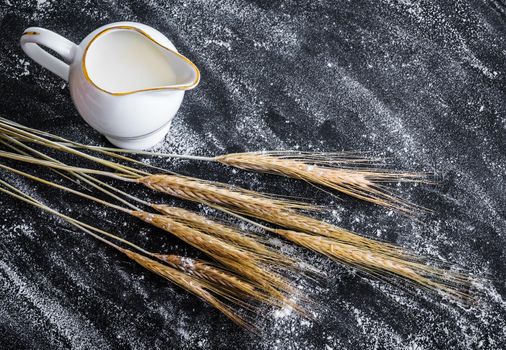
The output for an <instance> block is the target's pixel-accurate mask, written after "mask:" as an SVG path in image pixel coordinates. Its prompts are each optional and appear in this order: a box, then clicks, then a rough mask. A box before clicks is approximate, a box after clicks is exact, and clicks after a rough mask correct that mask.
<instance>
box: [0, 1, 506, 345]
mask: <svg viewBox="0 0 506 350" xmlns="http://www.w3.org/2000/svg"><path fill="white" fill-rule="evenodd" d="M505 19H506V4H505V3H504V1H503V0H501V1H495V0H476V1H412V0H399V1H396V0H382V1H369V2H367V1H334V0H332V1H307V2H306V3H305V4H303V3H302V2H296V1H289V2H282V1H266V2H249V1H228V0H225V1H219V0H216V1H170V2H169V1H163V0H160V1H159V0H154V1H106V2H99V1H49V0H45V1H44V0H41V1H38V2H37V1H15V0H2V1H1V2H0V34H1V36H0V39H1V40H0V94H1V103H0V113H1V114H2V115H3V116H6V117H8V118H11V119H13V120H16V121H19V122H22V123H24V124H27V125H30V126H34V127H37V128H40V129H43V130H47V131H50V132H54V133H57V134H60V135H63V136H66V137H69V138H72V139H75V140H77V141H82V142H88V143H93V144H106V142H105V140H104V139H103V138H102V137H101V136H100V135H98V134H97V133H96V132H94V131H93V130H91V129H90V128H89V127H88V126H87V125H85V123H84V122H83V121H82V120H81V119H80V117H79V116H78V114H77V112H76V110H75V109H74V107H73V105H72V102H71V100H70V97H69V92H68V89H67V87H66V84H65V83H64V82H63V81H62V80H60V79H58V78H57V77H55V76H53V75H52V74H51V73H50V72H48V71H46V70H44V69H42V68H41V67H39V66H38V65H37V64H35V63H33V62H32V61H30V59H28V58H27V57H26V56H25V55H24V54H23V52H22V51H21V49H20V47H19V44H18V40H19V37H20V35H21V33H22V32H23V29H25V28H26V27H28V26H41V27H45V28H48V29H50V30H54V31H56V32H57V33H60V34H62V35H63V36H65V37H67V38H69V39H70V40H72V41H74V42H76V43H78V42H79V41H80V40H81V39H82V38H84V37H85V36H86V35H87V34H88V33H89V32H91V31H92V30H94V29H95V28H97V27H99V26H101V25H103V24H107V23H110V22H115V21H123V20H129V21H138V22H142V23H145V24H148V25H151V26H153V27H155V28H157V29H158V30H160V31H161V32H162V33H164V34H166V35H167V36H168V37H169V38H170V39H171V40H172V41H173V42H174V44H175V45H176V47H177V48H178V49H179V50H180V51H181V52H182V53H183V54H185V55H186V56H188V57H189V58H190V59H191V60H192V61H193V62H195V63H196V65H197V66H198V67H199V68H200V69H201V72H202V81H201V84H200V86H199V87H198V88H197V89H195V90H193V91H191V92H189V93H187V95H186V97H185V101H184V103H183V106H182V108H181V110H180V112H179V113H178V114H177V116H176V118H175V120H174V123H173V126H172V130H171V134H170V136H169V137H168V138H167V140H166V141H165V142H164V144H163V145H160V146H159V147H158V148H159V149H161V150H163V151H173V152H188V153H192V154H202V155H216V154H221V153H225V152H231V151H241V150H245V151H253V150H260V149H301V150H315V151H335V150H363V151H371V152H373V153H374V154H377V155H384V156H388V157H391V163H392V164H393V165H394V166H395V167H398V168H402V169H409V170H419V171H431V172H436V173H437V174H438V179H439V183H438V184H437V185H435V186H425V185H424V186H401V187H400V188H399V190H400V191H401V193H402V195H403V196H404V197H405V198H409V199H411V200H413V201H415V202H416V203H418V204H421V205H424V206H427V207H430V208H432V209H434V213H433V214H432V215H425V216H422V217H421V218H420V221H419V222H416V221H413V220H410V219H408V218H406V217H402V216H400V215H398V214H396V213H391V212H389V211H388V210H384V209H381V208H375V207H373V206H371V205H368V204H364V203H359V202H358V201H356V200H353V199H350V198H343V200H342V201H335V200H334V199H332V198H329V197H328V196H326V195H323V194H317V193H315V190H314V189H313V188H312V187H311V186H305V185H303V184H300V183H296V182H294V181H289V180H283V179H280V178H276V177H272V176H261V175H256V174H249V173H244V172H240V171H236V172H233V171H231V170H230V169H224V168H222V167H219V166H212V165H209V164H198V163H193V162H178V163H171V162H168V161H163V160H153V161H154V162H156V163H157V164H159V165H163V166H167V167H171V168H174V169H177V170H178V171H180V172H183V173H188V174H194V175H197V176H201V177H204V178H207V179H218V180H224V181H229V182H231V183H235V184H238V185H242V186H245V187H250V188H253V189H257V190H266V191H271V192H275V193H281V194H297V195H300V196H303V197H314V198H316V201H317V202H319V203H322V204H325V205H328V206H329V207H330V208H331V211H330V212H329V213H327V214H325V215H324V216H323V217H324V218H326V219H328V220H331V221H333V222H335V223H338V224H340V225H342V226H344V227H346V228H349V229H353V230H355V231H357V232H361V233H363V234H366V235H370V236H378V237H381V238H383V239H386V240H389V241H392V242H397V243H398V244H401V245H403V246H406V247H409V248H411V249H415V250H417V251H419V252H420V253H422V254H425V255H428V256H430V257H433V258H434V259H436V260H438V261H441V262H448V263H456V264H458V265H461V266H465V267H467V268H468V269H470V270H471V271H472V272H473V273H475V274H477V275H480V276H481V275H487V276H488V277H489V281H488V282H482V283H479V284H478V285H477V288H478V289H479V290H480V291H481V294H482V297H481V301H480V303H479V304H478V305H475V306H473V307H470V308H463V307H461V306H458V305H455V304H452V303H450V302H448V301H447V300H444V299H441V298H437V297H433V296H430V295H427V294H425V293H415V294H414V295H413V293H407V292H405V291H401V290H399V289H396V288H393V287H391V286H386V285H384V284H382V283H377V282H374V281H369V280H367V279H364V278H361V277H360V276H357V275H355V274H354V273H353V272H352V271H349V270H346V269H343V268H342V267H340V266H338V265H337V264H335V263H332V262H330V261H328V260H326V259H324V258H321V257H318V256H316V255H313V254H306V253H303V252H301V251H296V252H294V253H295V254H304V255H303V256H304V257H305V258H306V259H308V260H309V261H311V262H312V263H313V264H315V265H316V266H318V267H320V268H322V269H323V270H324V271H326V272H327V273H328V275H329V278H328V281H327V282H326V283H322V284H321V285H315V284H312V283H308V282H306V283H304V288H305V289H306V291H307V292H308V293H309V294H310V295H312V296H313V297H314V298H315V299H316V300H317V301H318V305H319V307H318V309H317V310H316V311H315V313H316V314H317V320H316V321H306V320H303V319H300V318H298V317H297V316H295V315H293V314H292V313H290V312H278V313H275V314H273V315H269V316H268V318H267V321H266V323H265V325H264V327H265V331H264V335H263V336H262V337H259V336H252V335H249V334H247V333H246V332H244V331H243V330H241V329H239V328H238V327H236V326H234V325H233V324H231V322H229V321H228V320H227V319H226V318H225V317H224V316H222V315H220V314H219V313H218V312H217V311H215V310H214V309H212V308H211V307H209V306H207V305H205V304H204V303H202V302H200V301H199V300H197V299H196V298H195V297H193V296H191V295H189V294H188V293H186V292H184V291H181V290H180V289H178V288H175V287H173V286H170V285H168V283H166V282H165V281H163V280H161V279H160V278H158V277H156V276H154V275H153V274H151V273H148V272H146V271H144V270H143V269H142V268H140V267H138V266H136V265H135V264H134V263H132V262H130V261H128V260H126V259H125V257H123V256H120V255H119V254H117V253H116V252H114V251H112V250H111V249H109V248H107V247H105V246H104V245H103V244H101V243H99V242H96V241H93V240H91V239H90V238H88V237H86V236H84V235H83V234H81V233H75V232H74V231H73V230H70V229H69V228H68V227H67V226H66V225H64V224H62V223H61V222H59V221H58V220H55V219H54V218H52V217H50V216H47V215H44V214H41V213H40V211H38V210H36V209H32V208H28V207H26V205H21V204H20V203H19V202H17V201H14V200H12V199H10V198H7V197H6V196H4V195H1V196H0V205H1V215H0V232H1V238H0V344H1V345H0V348H12V349H20V348H33V349H58V348H75V349H91V348H100V349H108V348H132V349H148V348H184V349H195V348H204V349H211V348H260V349H271V348H279V349H326V350H329V349H362V348H368V349H370V348H380V349H383V348H386V349H435V348H440V349H470V348H484V349H500V348H504V347H505V341H506V334H505V332H506V331H505V329H506V322H505V309H506V301H505V296H506V285H505V278H506V268H505V258H506V256H505V244H506V238H505V228H506V195H505V190H506V181H505V179H506V177H505V171H506V159H505V157H506V154H505V151H506V137H505V136H506V100H505V96H506V95H505V94H506V84H505V82H506V78H505V73H506V70H505V68H504V67H505V58H506V39H505V34H506V26H505ZM31 170H35V169H34V168H31ZM36 170H37V172H38V173H40V174H41V175H44V176H46V177H53V178H54V176H53V175H52V174H51V173H49V174H48V173H47V172H45V171H43V170H40V169H36ZM0 176H1V177H2V178H4V179H8V180H9V181H11V182H12V183H14V184H16V185H18V186H20V187H21V188H23V189H25V190H26V191H29V192H30V193H32V194H34V195H36V196H37V197H38V198H40V199H41V200H44V201H46V202H47V203H50V204H51V205H53V206H55V207H56V208H58V209H60V210H64V211H66V212H68V213H70V214H72V215H74V216H76V217H79V218H81V219H82V220H85V221H87V222H94V223H96V224H97V225H100V226H101V227H103V228H106V229H109V230H112V231H114V232H121V234H122V235H124V236H125V237H128V238H130V239H132V240H134V241H136V242H138V243H141V244H143V245H145V246H147V247H149V248H152V249H159V250H161V251H167V252H170V251H175V252H178V253H186V254H188V255H195V254H196V253H195V252H194V251H193V250H190V249H188V248H186V247H185V246H184V245H183V244H181V243H179V242H177V241H175V240H173V239H171V238H170V237H168V236H167V235H164V234H163V233H161V232H159V231H156V230H152V229H149V227H147V226H146V225H143V224H141V223H139V222H137V221H134V220H133V219H131V218H127V217H124V216H122V215H119V214H117V213H115V212H113V211H111V210H104V209H103V208H100V207H97V206H96V205H92V204H91V203H88V202H85V201H76V199H75V198H74V197H72V196H70V195H67V194H62V193H60V192H57V191H51V190H48V189H47V188H44V187H41V186H36V185H34V184H33V183H30V182H27V181H25V180H21V179H18V178H14V177H11V176H9V175H8V174H5V172H1V173H0ZM140 195H144V196H148V195H149V196H150V197H151V198H153V199H155V197H153V196H152V194H151V193H149V192H142V194H140ZM159 199H160V200H161V197H160V198H159ZM167 200H168V199H165V201H167ZM174 203H178V202H174ZM178 204H180V203H178ZM117 222H120V224H119V225H118V224H117Z"/></svg>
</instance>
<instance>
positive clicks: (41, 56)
mask: <svg viewBox="0 0 506 350" xmlns="http://www.w3.org/2000/svg"><path fill="white" fill-rule="evenodd" d="M20 43H21V48H22V49H23V51H24V52H25V53H26V54H27V55H28V56H29V57H30V58H31V59H32V60H34V61H35V62H37V63H38V64H40V65H41V66H42V67H44V68H46V69H49V70H50V71H51V72H53V73H54V74H56V75H58V76H59V77H60V78H62V79H63V80H65V81H68V80H69V64H70V63H72V61H73V60H74V56H75V53H76V49H77V45H76V44H74V43H73V42H72V41H70V40H67V39H65V38H64V37H62V36H61V35H58V34H56V33H55V32H52V31H50V30H47V29H44V28H38V27H30V28H27V29H26V30H25V31H24V32H23V35H22V36H21V40H20ZM40 45H42V46H45V47H47V48H48V49H51V50H53V51H54V52H56V53H57V54H58V55H60V56H61V58H62V59H63V61H62V60H60V59H59V58H56V57H55V56H53V55H52V54H50V53H49V52H47V51H46V50H44V49H43V48H42V47H40Z"/></svg>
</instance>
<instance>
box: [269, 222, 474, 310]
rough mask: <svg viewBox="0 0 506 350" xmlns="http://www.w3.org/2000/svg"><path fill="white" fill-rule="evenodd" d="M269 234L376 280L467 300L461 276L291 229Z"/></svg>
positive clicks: (464, 283)
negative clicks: (363, 272)
mask: <svg viewBox="0 0 506 350" xmlns="http://www.w3.org/2000/svg"><path fill="white" fill-rule="evenodd" d="M273 231H275V232H276V233H277V234H279V235H281V236H282V237H284V238H286V239H288V240H289V241H291V242H294V243H296V244H299V245H301V246H303V247H306V248H308V249H310V250H313V251H315V252H318V253H321V254H324V255H326V256H327V257H329V258H331V259H333V260H336V261H338V262H341V263H344V264H346V265H350V266H352V267H355V268H358V269H359V270H363V271H365V272H367V273H368V274H370V275H372V276H374V277H376V278H380V279H385V280H390V281H391V282H393V280H391V279H389V278H388V277H389V276H390V277H396V278H400V279H401V280H404V281H406V282H408V283H412V284H414V285H417V286H421V287H423V288H426V289H429V290H432V291H436V292H442V293H443V294H446V295H448V296H450V297H452V298H454V299H457V300H460V301H467V300H469V299H470V295H469V294H468V292H467V290H468V289H469V286H470V280H469V278H467V277H466V276H464V275H463V274H461V273H456V272H450V271H447V270H443V269H439V268H436V267H433V266H428V265H424V264H421V263H418V262H415V261H409V260H403V259H399V258H395V257H391V256H385V255H382V254H377V253H374V252H371V251H370V250H367V249H361V248H358V247H356V246H352V245H349V244H344V243H342V242H336V241H335V240H333V239H329V238H325V237H314V236H312V235H308V234H305V233H302V232H297V231H292V230H283V229H276V230H273Z"/></svg>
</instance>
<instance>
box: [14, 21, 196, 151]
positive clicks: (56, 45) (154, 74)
mask: <svg viewBox="0 0 506 350" xmlns="http://www.w3.org/2000/svg"><path fill="white" fill-rule="evenodd" d="M39 45H42V46H45V47H47V48H49V49H51V50H53V51H54V52H56V53H57V54H58V55H60V56H61V58H62V59H63V60H60V59H59V58H56V57H55V56H53V55H51V54H50V53H48V52H47V51H45V50H44V49H43V48H42V47H41V46H39ZM21 47H22V48H23V51H24V52H25V53H26V54H27V55H28V56H30V57H31V58H32V59H33V60H34V61H36V62H37V63H39V64H40V65H42V66H43V67H45V68H47V69H49V70H50V71H51V72H53V73H55V74H56V75H58V76H59V77H61V78H62V79H64V80H66V81H68V83H69V87H70V94H71V96H72V99H73V101H74V104H75V106H76V108H77V110H78V111H79V113H80V114H81V116H82V117H83V118H84V120H86V122H87V123H88V124H90V125H91V126H92V127H93V128H95V129H96V130H98V131H99V132H100V133H102V134H103V135H105V136H106V137H107V139H108V140H109V141H110V142H111V143H113V144H114V145H116V146H118V147H121V148H129V149H145V148H149V147H152V146H154V145H155V144H156V143H158V142H159V141H161V140H162V139H164V137H165V135H166V134H167V132H168V131H169V127H170V123H171V121H172V118H173V117H174V115H175V114H176V112H177V110H178V109H179V106H180V105H181V102H182V100H183V96H184V90H189V89H192V88H194V87H195V86H197V84H198V83H199V80H200V72H199V70H198V69H197V67H196V66H195V65H194V64H193V63H192V62H191V61H190V60H188V59H187V58H186V57H184V56H183V55H181V54H179V53H178V52H177V50H176V48H175V47H174V45H173V44H172V43H171V42H170V40H169V39H167V38H166V37H165V36H164V35H163V34H162V33H160V32H159V31H157V30H155V29H153V28H151V27H149V26H146V25H144V24H140V23H133V22H118V23H112V24H108V25H105V26H103V27H100V28H98V29H97V30H95V31H94V32H92V33H91V34H89V35H88V36H87V37H86V38H85V39H84V40H83V41H82V42H81V43H80V44H79V45H76V44H74V43H72V42H71V41H69V40H67V39H65V38H63V37H62V36H60V35H58V34H56V33H54V32H51V31H49V30H47V29H43V28H37V27H32V28H28V29H26V30H25V32H24V33H23V35H22V37H21Z"/></svg>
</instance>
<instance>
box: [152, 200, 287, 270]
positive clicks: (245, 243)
mask: <svg viewBox="0 0 506 350" xmlns="http://www.w3.org/2000/svg"><path fill="white" fill-rule="evenodd" d="M152 207H153V208H154V209H156V210H157V211H159V212H160V213H162V214H164V215H167V216H170V217H171V218H173V219H175V220H177V221H180V222H182V223H183V224H185V225H186V226H188V227H191V228H194V229H196V230H199V231H203V232H205V233H208V234H211V235H213V236H216V237H218V238H220V239H222V240H224V241H226V242H229V243H231V244H233V245H237V246H239V247H240V248H242V249H245V250H247V251H250V252H253V253H255V254H257V256H258V257H260V258H261V259H265V260H266V261H268V262H269V263H271V264H279V265H282V266H295V265H296V261H295V260H294V259H291V258H289V257H288V256H286V255H283V254H281V253H278V252H276V251H274V250H273V249H272V248H270V247H268V246H267V245H265V244H264V243H262V241H263V239H262V238H261V237H259V236H258V235H254V234H251V233H245V232H243V231H241V230H239V229H237V228H236V227H234V226H232V225H229V224H225V223H221V222H218V221H216V220H211V219H209V218H207V217H205V216H203V215H200V214H197V213H195V212H193V211H190V210H186V209H183V208H178V207H173V206H169V205H166V204H153V205H152Z"/></svg>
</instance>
